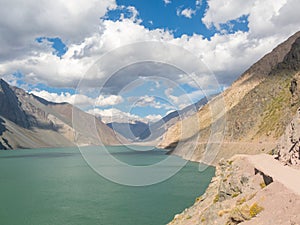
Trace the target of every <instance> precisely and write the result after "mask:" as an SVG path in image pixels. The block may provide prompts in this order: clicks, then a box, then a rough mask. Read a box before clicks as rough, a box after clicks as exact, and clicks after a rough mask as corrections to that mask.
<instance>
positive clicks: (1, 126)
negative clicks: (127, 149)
mask: <svg viewBox="0 0 300 225" xmlns="http://www.w3.org/2000/svg"><path fill="white" fill-rule="evenodd" d="M73 118H80V120H81V121H82V122H76V121H73ZM83 122H84V123H85V124H80V123H83ZM0 130H1V132H0V143H1V144H0V149H17V148H41V147H67V146H74V145H101V144H105V145H115V144H119V143H120V142H124V141H125V139H124V138H123V137H122V136H121V135H119V134H117V133H115V132H114V131H113V130H112V129H110V128H109V127H107V126H106V125H105V124H104V123H102V122H101V121H99V120H98V119H97V118H95V117H94V116H92V115H90V114H88V113H86V112H83V111H81V110H80V109H78V108H76V107H75V106H73V105H71V104H69V103H54V102H50V101H47V100H45V99H43V98H40V97H37V96H35V95H33V94H28V93H27V92H25V91H24V90H23V89H21V88H17V87H12V86H10V85H9V84H7V83H6V82H5V81H4V80H3V79H0Z"/></svg>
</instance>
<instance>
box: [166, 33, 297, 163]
mask: <svg viewBox="0 0 300 225" xmlns="http://www.w3.org/2000/svg"><path fill="white" fill-rule="evenodd" d="M299 37H300V32H298V33H296V34H295V35H293V36H292V37H291V38H289V39H288V40H287V41H286V42H284V43H282V44H280V45H279V46H278V47H276V48H275V49H274V50H273V51H272V52H271V53H269V54H267V55H266V56H264V57H263V58H262V59H261V60H259V61H258V62H257V63H255V64H254V65H253V66H252V67H250V68H249V69H248V70H247V71H246V72H245V73H244V74H243V75H242V76H241V77H240V78H239V79H238V80H237V81H235V82H234V83H233V84H232V86H231V87H230V88H229V89H227V90H226V91H225V92H224V93H222V94H221V95H219V96H217V97H216V98H214V99H213V100H211V101H210V102H209V103H208V104H207V105H206V106H204V107H203V108H202V109H201V110H200V111H199V112H198V113H197V115H194V116H192V117H189V118H187V119H186V120H184V121H183V122H182V123H177V124H175V125H174V126H172V127H171V128H170V129H169V130H168V131H167V132H166V133H165V135H164V139H163V141H162V142H161V144H160V146H162V147H169V148H173V149H174V147H176V146H177V143H179V141H181V143H180V147H178V148H176V149H175V150H174V151H173V153H174V154H177V155H180V156H183V157H185V158H190V159H193V160H197V161H198V160H200V159H201V157H202V155H203V153H204V151H205V149H206V147H207V142H208V139H209V137H210V135H211V133H210V132H211V128H212V125H213V124H214V123H219V124H221V126H219V127H218V128H219V130H215V132H216V133H218V132H220V133H219V135H224V142H223V144H222V145H221V148H220V152H219V154H218V156H217V158H216V159H215V162H217V161H218V160H219V159H220V158H222V157H225V158H229V157H231V156H232V155H234V154H236V153H249V154H255V153H258V152H261V151H269V150H270V149H272V148H274V147H275V145H276V144H275V140H277V138H278V137H280V136H281V135H282V134H283V132H284V130H285V128H286V126H287V125H288V123H289V122H290V121H291V119H292V117H293V115H294V114H295V112H296V110H297V108H298V107H299V106H300V104H299V100H298V99H299V97H298V96H299V90H298V89H299V87H297V88H296V89H297V90H295V93H294V94H292V93H291V90H290V87H291V82H292V80H293V79H295V81H296V83H299V82H300V73H299V72H300V71H299V66H298V65H299V46H300V45H299V41H300V38H299ZM222 101H223V102H224V104H223V106H225V112H226V114H225V117H223V116H222V114H221V113H219V114H218V112H217V113H216V112H214V115H215V116H214V118H212V116H211V115H212V111H211V110H212V107H211V106H218V105H221V106H222ZM213 109H214V110H216V108H213ZM217 110H218V109H217ZM220 112H221V109H220ZM199 121H200V122H199ZM195 124H198V126H197V125H196V126H195ZM181 127H189V129H185V130H184V132H182V129H181ZM223 128H224V129H223ZM198 134H200V140H197V137H198ZM193 142H194V143H198V144H197V145H196V149H195V152H194V153H193V154H192V155H190V154H189V152H188V151H189V148H188V147H187V146H189V144H190V143H193ZM240 144H241V145H242V146H241V145H240Z"/></svg>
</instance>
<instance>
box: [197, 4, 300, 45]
mask: <svg viewBox="0 0 300 225" xmlns="http://www.w3.org/2000/svg"><path fill="white" fill-rule="evenodd" d="M299 7H300V3H299V1H297V0H278V1H272V0H250V1H240V0H227V1H223V0H208V10H207V11H206V13H205V16H204V18H203V19H202V21H203V22H204V24H206V26H207V27H211V26H215V27H216V28H218V29H220V25H221V24H225V23H227V22H228V21H230V20H236V19H238V18H239V17H241V16H243V15H248V21H249V34H251V39H254V38H265V37H272V36H285V38H286V37H287V36H288V35H291V34H292V33H294V32H296V31H297V29H299V27H300V21H299V20H298V16H297V15H298V9H299ZM285 34H286V35H285Z"/></svg>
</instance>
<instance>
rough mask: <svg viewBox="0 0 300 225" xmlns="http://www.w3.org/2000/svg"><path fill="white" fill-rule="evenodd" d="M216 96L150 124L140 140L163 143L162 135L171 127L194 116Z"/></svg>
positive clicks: (203, 99)
mask: <svg viewBox="0 0 300 225" xmlns="http://www.w3.org/2000/svg"><path fill="white" fill-rule="evenodd" d="M214 96H215V95H211V96H208V97H204V98H202V99H201V100H199V101H198V102H196V103H194V104H192V105H189V106H187V107H185V108H183V109H181V110H177V111H174V112H171V113H169V114H168V115H166V116H165V117H163V118H162V119H160V120H159V121H157V122H155V123H153V124H150V126H149V127H147V129H146V130H144V132H143V133H142V134H141V135H140V140H142V141H155V140H157V141H161V139H162V135H163V134H164V133H165V132H166V130H168V128H169V127H171V126H173V125H174V124H176V123H177V122H178V121H181V120H183V119H185V118H187V117H189V116H192V115H194V114H195V113H196V112H197V111H198V110H199V109H200V108H201V107H203V106H204V105H205V104H206V103H207V102H208V99H211V98H213V97H214Z"/></svg>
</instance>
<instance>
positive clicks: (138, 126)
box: [106, 121, 149, 141]
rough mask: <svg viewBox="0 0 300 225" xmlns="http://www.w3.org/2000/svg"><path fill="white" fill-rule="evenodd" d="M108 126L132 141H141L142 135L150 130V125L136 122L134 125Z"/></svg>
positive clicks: (117, 124) (110, 124)
mask: <svg viewBox="0 0 300 225" xmlns="http://www.w3.org/2000/svg"><path fill="white" fill-rule="evenodd" d="M106 125H107V126H109V127H110V128H111V129H113V130H115V131H117V132H118V133H119V134H121V135H122V136H123V137H125V138H127V139H128V140H131V141H136V140H137V139H140V136H141V134H142V133H143V132H144V131H145V130H146V129H149V125H148V124H146V123H143V122H140V121H134V122H132V123H117V122H113V123H108V124H106Z"/></svg>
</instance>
